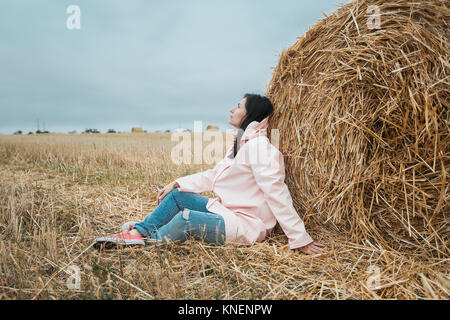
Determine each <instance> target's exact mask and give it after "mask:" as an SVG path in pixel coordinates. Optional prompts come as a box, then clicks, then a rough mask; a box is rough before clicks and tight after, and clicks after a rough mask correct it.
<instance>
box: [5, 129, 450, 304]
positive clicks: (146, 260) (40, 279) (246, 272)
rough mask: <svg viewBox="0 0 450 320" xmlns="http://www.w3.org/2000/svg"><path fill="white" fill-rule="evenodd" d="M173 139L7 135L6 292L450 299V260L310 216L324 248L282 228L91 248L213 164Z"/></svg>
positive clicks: (26, 295) (22, 295) (12, 295)
mask: <svg viewBox="0 0 450 320" xmlns="http://www.w3.org/2000/svg"><path fill="white" fill-rule="evenodd" d="M175 144H176V142H171V137H170V133H149V134H134V135H132V134H92V135H81V134H79V135H38V136H36V135H30V136H28V135H27V136H22V135H13V136H9V135H0V240H1V241H0V299H448V298H449V287H450V285H449V283H450V280H449V272H448V270H449V268H448V266H449V264H448V258H442V257H441V258H439V259H438V258H435V257H425V256H422V255H417V254H413V253H405V252H396V251H386V250H383V249H382V248H378V247H376V246H374V245H372V244H371V243H369V242H367V243H351V242H348V241H347V240H346V236H345V234H342V233H339V232H336V231H330V230H331V229H327V227H326V226H319V225H313V224H312V223H309V222H308V220H305V225H306V228H307V230H308V231H309V233H310V235H311V236H312V237H313V238H314V239H315V240H317V241H319V242H322V243H325V244H326V245H327V249H328V250H329V252H328V253H327V254H324V255H319V256H306V255H304V254H300V253H294V252H292V251H291V250H290V249H289V247H288V243H287V238H286V236H285V235H284V233H283V232H282V230H281V229H280V228H278V227H277V228H276V229H275V231H274V232H273V234H272V235H270V236H269V237H268V238H267V239H266V240H265V241H264V242H262V243H257V244H255V245H253V246H246V247H231V246H223V247H216V246H210V245H208V244H205V243H202V242H199V241H195V240H189V241H187V242H185V243H183V244H167V245H163V246H158V247H151V246H148V247H145V248H122V249H119V250H111V251H97V250H95V249H94V248H92V244H93V240H94V239H95V238H96V237H98V236H103V235H106V234H113V233H117V232H118V231H120V230H119V229H120V226H121V225H122V223H124V222H126V221H130V220H138V221H139V220H142V219H143V218H144V217H145V216H146V215H147V214H149V213H151V212H152V210H153V209H154V208H155V207H156V206H157V202H156V195H157V192H158V190H159V189H161V188H162V187H164V186H165V185H166V184H168V183H170V182H172V181H173V180H174V179H175V178H177V177H180V176H184V175H188V174H192V173H195V172H198V171H202V170H206V169H209V168H210V167H212V166H213V165H194V164H189V165H188V164H181V165H177V164H175V163H173V161H172V159H171V157H170V153H171V150H172V148H173V146H174V145H175ZM205 145H206V143H204V146H205ZM204 195H206V196H210V197H212V196H213V194H212V193H205V194H204ZM301 214H302V213H301V212H300V215H301ZM78 271H79V275H80V277H79V282H76V281H75V280H74V279H75V278H74V276H76V274H77V272H78ZM77 284H79V287H78V286H77Z"/></svg>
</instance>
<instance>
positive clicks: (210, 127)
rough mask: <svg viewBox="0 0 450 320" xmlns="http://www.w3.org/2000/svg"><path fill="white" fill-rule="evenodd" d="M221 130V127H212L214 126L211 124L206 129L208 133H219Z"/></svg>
mask: <svg viewBox="0 0 450 320" xmlns="http://www.w3.org/2000/svg"><path fill="white" fill-rule="evenodd" d="M219 130H220V129H219V126H216V125H212V124H209V125H208V126H207V127H206V131H219Z"/></svg>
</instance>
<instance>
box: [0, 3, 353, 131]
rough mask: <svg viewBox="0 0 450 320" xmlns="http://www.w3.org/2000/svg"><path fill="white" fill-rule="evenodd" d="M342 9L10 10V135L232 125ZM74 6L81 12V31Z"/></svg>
mask: <svg viewBox="0 0 450 320" xmlns="http://www.w3.org/2000/svg"><path fill="white" fill-rule="evenodd" d="M343 2H345V3H347V2H349V1H344V0H342V1H339V2H337V1H336V0H315V1H300V0H295V1H294V0H280V1H274V0H272V1H269V0H267V1H265V0H264V1H263V0H226V1H225V0H222V1H215V0H158V1H156V0H155V1H150V0H123V1H122V0H121V1H119V0H71V1H64V0H28V1H25V0H9V1H6V0H2V1H1V2H0V133H3V134H10V133H13V132H15V131H17V130H19V129H20V130H22V131H24V132H28V131H36V130H37V126H38V121H39V123H40V129H41V130H42V129H43V122H44V121H45V129H46V130H49V131H51V132H63V133H67V132H68V131H71V130H76V131H77V132H81V131H84V130H85V129H86V128H96V129H98V130H100V131H101V132H104V131H106V130H107V129H109V128H113V129H115V130H119V131H130V129H131V127H135V126H137V127H142V128H143V129H144V130H147V131H155V130H166V129H170V130H173V129H175V128H177V127H183V128H189V129H191V130H192V129H193V126H194V120H200V121H202V123H203V128H205V127H206V125H208V124H217V125H219V126H220V128H221V129H222V130H226V129H230V128H232V127H231V126H230V125H228V119H229V110H230V109H231V108H232V107H234V106H235V105H236V104H237V103H238V102H239V101H240V100H241V98H242V96H243V95H244V94H245V93H247V92H249V93H259V94H264V93H265V88H266V85H267V84H268V83H269V81H270V79H271V77H272V72H273V70H272V68H274V67H275V66H276V64H277V62H278V58H279V54H280V53H281V51H282V50H283V49H284V48H287V47H289V46H291V45H292V44H294V43H295V42H296V38H297V37H298V36H301V35H303V34H304V33H305V32H306V30H308V28H309V27H310V26H312V25H313V24H314V23H316V22H317V21H318V20H319V19H322V18H323V17H324V16H323V14H322V11H323V12H326V13H330V12H331V11H334V10H336V9H337V8H338V4H339V3H343ZM69 5H77V6H78V7H79V8H80V10H81V20H80V21H81V24H80V26H81V28H80V29H79V30H77V29H74V30H70V29H68V28H67V25H66V21H67V19H68V18H69V16H70V15H71V14H68V13H66V10H67V7H68V6H69Z"/></svg>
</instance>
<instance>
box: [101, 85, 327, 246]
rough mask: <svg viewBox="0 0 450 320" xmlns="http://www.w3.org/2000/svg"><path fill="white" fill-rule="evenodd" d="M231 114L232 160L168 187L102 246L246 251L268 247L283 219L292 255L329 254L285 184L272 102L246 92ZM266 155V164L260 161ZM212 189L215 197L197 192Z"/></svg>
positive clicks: (229, 158)
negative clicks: (273, 135) (191, 243)
mask: <svg viewBox="0 0 450 320" xmlns="http://www.w3.org/2000/svg"><path fill="white" fill-rule="evenodd" d="M230 112H231V115H230V120H229V124H230V125H232V126H234V127H235V128H236V129H238V134H237V136H236V139H235V141H234V145H233V146H231V148H230V149H229V150H228V152H227V156H226V157H225V158H224V159H223V160H222V161H220V162H219V163H218V164H217V165H216V166H215V167H214V168H213V169H209V170H206V171H204V172H199V173H195V174H192V175H189V176H185V177H181V178H178V179H176V180H175V181H173V182H172V183H170V184H168V185H167V186H166V187H164V188H163V189H162V190H160V191H159V193H158V196H157V197H158V206H157V207H156V208H155V210H154V211H153V212H152V213H151V214H150V215H148V216H147V217H146V218H145V219H144V221H142V222H128V223H126V224H124V225H123V226H122V230H123V231H122V232H121V233H119V234H118V235H114V236H111V237H102V238H97V239H96V246H97V247H101V246H102V245H105V246H116V245H145V242H146V241H150V242H154V243H165V242H170V241H180V242H183V241H185V240H187V239H188V238H189V237H193V238H195V239H200V240H204V241H205V242H207V243H211V244H216V245H224V244H234V245H248V244H253V243H255V242H259V241H263V240H264V239H265V238H266V236H267V235H268V234H269V233H270V232H271V231H272V229H273V228H274V227H275V225H276V223H277V221H278V223H279V224H280V226H281V228H282V229H283V231H284V232H285V234H286V235H287V237H288V239H289V247H290V249H292V250H294V251H298V250H301V251H302V252H303V253H305V254H318V253H324V252H325V246H324V245H323V244H320V243H317V242H315V241H313V239H311V237H310V236H309V235H308V233H307V232H306V230H305V227H304V224H303V221H302V220H301V219H300V217H299V216H298V214H297V212H296V211H295V209H294V207H293V204H292V198H291V196H290V194H289V190H288V188H287V186H286V184H285V183H284V178H285V170H284V162H283V156H282V154H281V153H280V151H279V150H278V149H277V148H275V146H273V145H272V144H271V143H270V141H269V139H268V138H267V127H268V121H269V120H268V117H269V116H270V115H271V114H272V112H273V106H272V104H271V102H270V100H269V99H268V98H267V97H264V96H260V95H256V94H246V95H244V97H243V99H242V100H241V101H240V103H239V104H238V105H237V106H236V107H234V108H233V109H231V110H230ZM261 154H262V155H263V158H258V156H259V155H261ZM255 156H256V158H257V159H256V161H255ZM207 191H214V193H215V194H216V195H217V197H216V198H214V199H209V198H207V197H205V196H202V195H200V194H199V193H201V192H207Z"/></svg>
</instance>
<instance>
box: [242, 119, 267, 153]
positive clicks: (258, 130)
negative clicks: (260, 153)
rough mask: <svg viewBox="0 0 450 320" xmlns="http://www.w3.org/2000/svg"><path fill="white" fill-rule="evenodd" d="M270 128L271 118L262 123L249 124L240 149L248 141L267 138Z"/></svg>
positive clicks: (253, 122)
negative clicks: (268, 128)
mask: <svg viewBox="0 0 450 320" xmlns="http://www.w3.org/2000/svg"><path fill="white" fill-rule="evenodd" d="M268 126H269V117H266V118H264V119H263V120H261V121H260V122H258V121H252V122H250V123H249V125H248V126H247V128H246V129H245V131H244V133H243V134H242V137H241V140H240V142H239V145H240V147H242V146H243V145H244V143H246V142H247V141H248V140H251V139H253V138H256V137H258V136H266V137H267V127H268Z"/></svg>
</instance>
